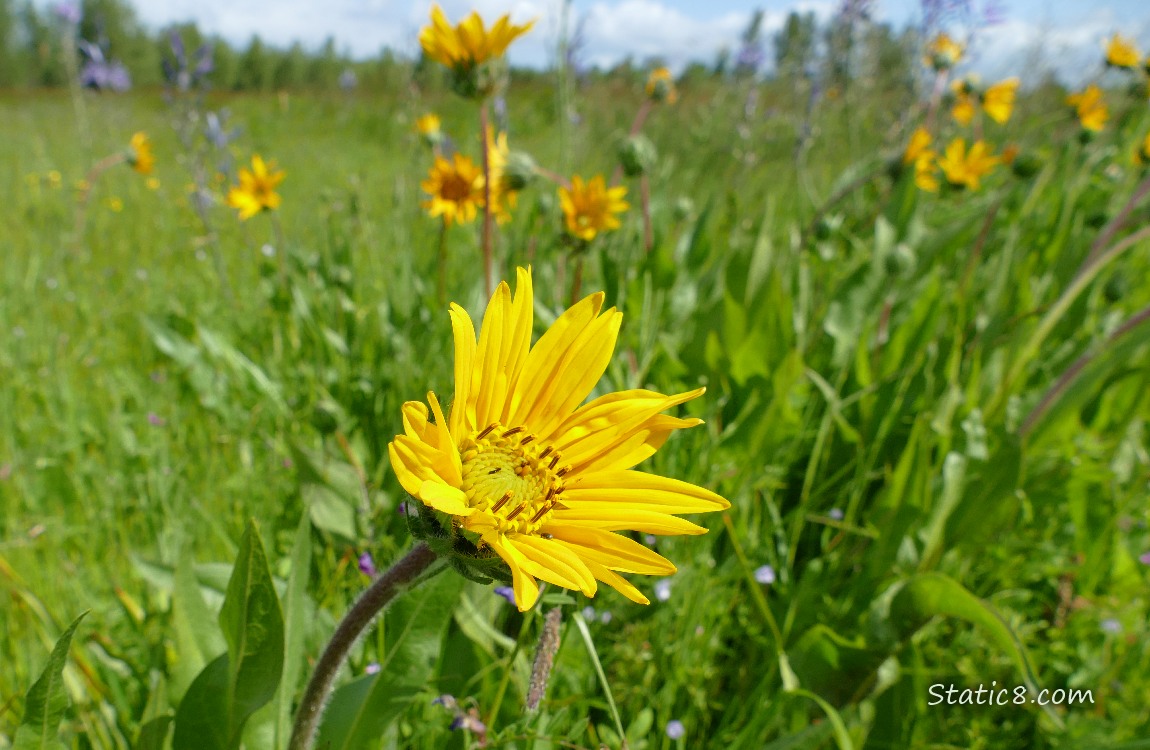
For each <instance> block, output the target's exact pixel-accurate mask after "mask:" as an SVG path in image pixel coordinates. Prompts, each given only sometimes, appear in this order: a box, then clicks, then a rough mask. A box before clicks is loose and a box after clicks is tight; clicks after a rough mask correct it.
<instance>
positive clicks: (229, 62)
mask: <svg viewBox="0 0 1150 750" xmlns="http://www.w3.org/2000/svg"><path fill="white" fill-rule="evenodd" d="M208 43H209V44H211V45H212V72H211V74H210V75H209V76H208V80H209V81H211V82H212V86H214V87H215V88H217V89H219V90H221V91H231V90H232V89H235V88H236V77H237V76H238V75H239V69H240V56H239V53H238V52H236V49H235V47H233V46H232V45H230V44H228V42H227V40H226V39H224V38H223V37H219V36H213V37H212V38H211V39H209V40H208Z"/></svg>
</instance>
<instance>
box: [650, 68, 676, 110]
mask: <svg viewBox="0 0 1150 750" xmlns="http://www.w3.org/2000/svg"><path fill="white" fill-rule="evenodd" d="M647 96H649V97H650V98H651V99H653V100H654V101H657V102H666V103H667V104H674V103H675V102H677V101H679V91H678V90H677V89H676V88H675V79H674V78H672V77H671V71H670V70H667V69H666V68H655V69H654V70H652V71H651V75H650V76H648V77H647Z"/></svg>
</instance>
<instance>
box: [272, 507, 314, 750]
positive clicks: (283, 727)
mask: <svg viewBox="0 0 1150 750" xmlns="http://www.w3.org/2000/svg"><path fill="white" fill-rule="evenodd" d="M310 573H311V520H310V519H309V518H308V517H307V516H304V518H303V519H302V520H301V521H300V524H299V528H298V529H297V530H296V534H295V542H294V543H293V544H292V552H291V573H290V575H289V576H288V586H287V595H286V596H285V597H284V616H285V621H284V646H285V656H284V668H283V680H282V681H281V682H280V688H279V691H278V693H277V694H276V700H275V705H276V734H275V736H276V745H275V746H276V747H287V741H288V737H289V736H290V734H291V720H292V715H291V713H292V698H293V695H292V694H293V692H294V691H295V686H296V683H298V682H299V678H300V673H301V672H302V671H303V658H304V630H305V628H306V626H307V611H306V609H305V607H304V604H305V602H306V599H307V581H308V576H309V574H310Z"/></svg>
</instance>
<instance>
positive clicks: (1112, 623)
mask: <svg viewBox="0 0 1150 750" xmlns="http://www.w3.org/2000/svg"><path fill="white" fill-rule="evenodd" d="M1099 627H1101V628H1102V632H1103V633H1110V634H1111V635H1118V634H1119V633H1121V632H1122V623H1120V622H1118V620H1116V619H1115V618H1113V617H1107V618H1106V619H1105V620H1103V621H1102V622H1101V623H1099Z"/></svg>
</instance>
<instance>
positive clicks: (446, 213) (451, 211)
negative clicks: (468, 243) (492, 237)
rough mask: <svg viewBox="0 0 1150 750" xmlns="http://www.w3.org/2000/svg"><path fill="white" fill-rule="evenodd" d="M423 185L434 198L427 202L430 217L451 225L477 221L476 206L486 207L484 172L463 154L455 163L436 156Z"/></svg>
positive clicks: (454, 158)
mask: <svg viewBox="0 0 1150 750" xmlns="http://www.w3.org/2000/svg"><path fill="white" fill-rule="evenodd" d="M420 186H421V187H422V188H423V191H424V192H425V193H427V194H428V195H430V196H431V199H430V200H427V201H424V203H423V207H424V208H426V209H427V213H428V215H430V216H433V217H434V216H442V217H443V221H444V222H445V223H447V224H448V225H451V224H466V223H469V222H471V221H474V220H475V213H476V207H477V206H482V205H483V170H482V169H481V168H480V167H479V166H477V165H476V164H475V163H474V162H472V161H471V159H469V158H467V157H466V156H463V155H462V154H459V153H456V154H455V155H454V157H453V159H452V160H451V161H448V160H447V159H445V158H444V157H442V156H437V157H435V164H434V165H433V166H432V167H431V172H430V173H429V174H428V176H427V179H426V180H424V181H423V182H422V183H420Z"/></svg>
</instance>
